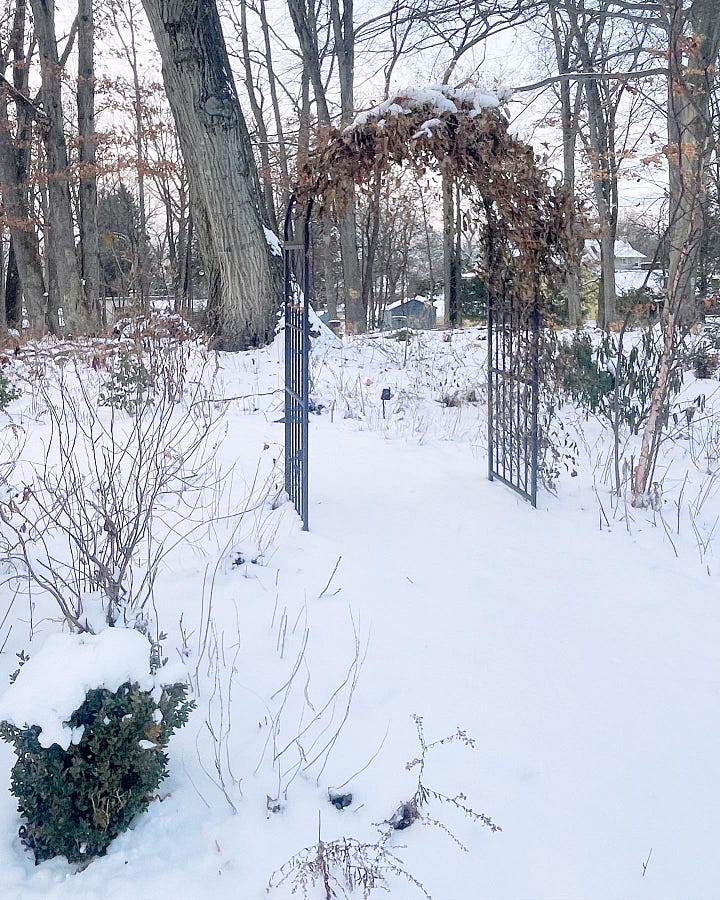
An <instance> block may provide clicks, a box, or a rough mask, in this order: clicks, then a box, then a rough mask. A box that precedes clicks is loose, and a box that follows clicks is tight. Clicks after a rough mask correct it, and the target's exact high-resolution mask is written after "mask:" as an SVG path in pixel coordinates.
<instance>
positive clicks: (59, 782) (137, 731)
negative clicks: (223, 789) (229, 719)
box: [0, 682, 194, 864]
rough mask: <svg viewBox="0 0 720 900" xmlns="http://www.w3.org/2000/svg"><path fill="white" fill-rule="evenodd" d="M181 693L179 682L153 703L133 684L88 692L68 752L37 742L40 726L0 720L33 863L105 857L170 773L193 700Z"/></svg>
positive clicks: (73, 718)
mask: <svg viewBox="0 0 720 900" xmlns="http://www.w3.org/2000/svg"><path fill="white" fill-rule="evenodd" d="M186 698H187V686H186V685H184V684H173V685H169V686H166V687H164V688H163V689H162V694H161V696H160V698H159V699H158V700H157V701H156V700H155V699H154V698H153V694H152V693H148V692H146V691H143V690H141V689H140V688H139V686H138V685H137V683H135V684H130V683H129V682H128V683H126V684H124V685H122V686H121V687H120V688H119V689H118V690H117V691H116V692H114V693H112V692H110V691H108V690H106V689H104V688H97V689H93V690H90V691H88V693H87V695H86V697H85V701H84V703H83V704H82V706H80V708H79V709H77V710H76V711H75V712H74V713H73V714H72V716H71V717H70V719H69V720H68V723H67V724H68V725H70V726H71V727H74V728H80V727H83V726H84V731H83V734H82V737H81V739H80V741H79V742H78V743H77V744H72V743H71V744H70V746H69V748H68V749H67V751H66V750H63V749H62V748H61V747H60V746H59V745H58V744H53V745H52V746H50V747H48V748H43V747H41V745H40V742H39V740H38V735H39V734H40V728H39V727H38V726H37V725H32V726H30V727H26V728H17V727H15V726H14V725H10V724H9V723H7V722H2V723H0V736H1V737H2V738H3V739H4V740H5V741H7V742H8V743H12V744H13V745H14V747H15V754H16V755H17V757H18V759H17V762H16V763H15V765H14V767H13V770H12V779H11V788H10V790H11V793H12V794H13V795H14V796H15V797H17V799H18V811H19V812H20V814H21V815H22V817H23V819H24V824H23V825H22V827H21V828H20V832H19V834H20V837H21V839H22V841H23V843H24V844H25V845H26V846H27V847H29V848H30V849H31V850H32V851H33V853H34V854H35V862H36V864H37V863H40V862H42V861H43V860H47V859H51V858H53V857H55V856H60V855H62V856H65V857H67V859H68V861H69V862H89V861H90V860H92V858H93V857H96V856H102V855H103V854H104V853H105V852H106V850H107V848H108V846H109V844H110V843H111V842H112V841H113V839H114V838H116V837H117V836H118V835H119V834H122V832H124V831H126V830H127V828H128V826H129V825H130V824H131V822H132V821H133V819H134V818H135V816H136V815H137V814H138V813H141V812H144V811H145V810H146V809H147V807H148V805H149V803H150V801H151V800H152V799H153V796H154V794H155V792H156V791H157V788H158V786H159V784H160V782H161V781H162V780H163V779H164V778H166V777H167V775H168V757H167V754H166V753H165V747H166V746H167V744H168V742H169V740H170V736H171V735H172V733H173V732H174V731H175V729H176V728H179V727H180V726H182V725H184V724H185V723H186V722H187V719H188V715H189V713H190V711H191V709H192V708H193V706H194V704H193V703H192V702H190V701H188V700H187V699H186Z"/></svg>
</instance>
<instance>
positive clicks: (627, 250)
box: [583, 238, 649, 262]
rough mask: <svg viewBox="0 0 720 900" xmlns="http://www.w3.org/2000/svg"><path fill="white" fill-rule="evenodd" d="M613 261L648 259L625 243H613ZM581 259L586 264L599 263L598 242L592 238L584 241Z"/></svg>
mask: <svg viewBox="0 0 720 900" xmlns="http://www.w3.org/2000/svg"><path fill="white" fill-rule="evenodd" d="M614 252H615V259H649V257H647V256H645V254H644V253H640V251H639V250H636V249H635V248H634V247H633V246H632V245H631V244H629V243H628V242H627V241H615V250H614ZM583 257H584V259H585V260H586V261H588V262H599V260H600V241H598V240H595V239H594V238H593V239H591V240H588V241H585V252H584V254H583Z"/></svg>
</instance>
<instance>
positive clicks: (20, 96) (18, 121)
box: [0, 0, 47, 332]
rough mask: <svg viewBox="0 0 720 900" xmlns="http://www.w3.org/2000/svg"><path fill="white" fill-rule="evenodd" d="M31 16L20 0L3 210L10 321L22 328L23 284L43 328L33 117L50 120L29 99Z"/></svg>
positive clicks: (35, 323)
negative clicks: (32, 188) (32, 183)
mask: <svg viewBox="0 0 720 900" xmlns="http://www.w3.org/2000/svg"><path fill="white" fill-rule="evenodd" d="M26 19H27V8H26V3H25V0H16V3H15V9H14V14H13V22H12V28H11V31H10V38H9V41H8V44H7V47H6V48H5V50H4V53H3V59H2V63H3V71H5V70H6V69H7V66H8V65H9V64H10V62H11V61H12V66H13V80H12V83H10V82H9V81H7V79H6V78H5V77H4V76H3V77H2V80H1V81H0V180H1V181H2V186H3V189H2V211H3V214H4V216H5V221H6V224H7V227H8V231H9V234H10V250H9V253H8V264H7V278H6V282H5V291H4V297H5V312H6V317H7V320H8V322H9V323H10V324H12V325H18V326H19V325H20V323H21V320H22V315H21V310H20V306H21V304H20V297H19V294H20V288H21V287H22V292H23V295H24V297H25V306H26V309H27V314H28V320H29V322H30V326H31V328H32V330H33V331H35V332H38V331H41V330H42V329H43V327H44V316H45V308H46V293H45V277H44V275H43V270H42V260H41V258H40V247H39V243H38V235H37V226H36V222H35V220H34V218H33V215H32V211H31V206H30V197H29V171H30V145H31V141H32V123H33V121H34V120H39V121H40V122H41V123H42V124H45V123H46V122H47V118H46V116H45V114H44V113H42V112H41V111H40V110H39V109H38V108H37V106H36V105H35V104H34V103H33V102H32V101H31V100H30V98H29V57H30V56H31V55H32V53H30V52H27V51H26V47H25V41H26V34H25V27H26ZM10 102H14V106H15V127H14V129H13V125H12V123H11V117H10V114H9V111H8V104H9V103H10ZM13 132H14V133H13Z"/></svg>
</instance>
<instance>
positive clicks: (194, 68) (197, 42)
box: [143, 0, 279, 350]
mask: <svg viewBox="0 0 720 900" xmlns="http://www.w3.org/2000/svg"><path fill="white" fill-rule="evenodd" d="M143 5H144V7H145V11H146V13H147V15H148V18H149V20H150V25H151V27H152V30H153V34H154V36H155V41H156V43H157V47H158V51H159V53H160V57H161V59H162V64H163V81H164V84H165V91H166V93H167V96H168V100H169V101H170V107H171V109H172V111H173V115H174V117H175V125H176V128H177V132H178V138H179V140H180V145H181V147H182V151H183V157H184V159H185V164H186V166H187V172H188V180H189V185H190V197H191V205H192V211H193V221H194V224H195V228H196V231H197V235H198V240H199V243H200V248H201V252H202V255H203V259H204V262H205V266H206V270H207V272H208V276H209V294H210V295H209V299H208V313H209V317H210V324H211V327H212V330H213V332H214V335H215V337H214V346H215V347H216V348H217V349H220V350H243V349H246V348H248V347H251V346H262V345H263V344H266V343H267V342H268V341H269V340H271V338H272V336H273V333H274V327H275V318H276V311H277V309H278V306H279V290H278V287H279V278H278V277H277V274H278V273H277V271H276V269H277V267H276V266H275V264H274V262H273V259H272V257H271V252H270V248H269V246H268V242H267V240H266V236H265V233H264V231H263V228H264V227H267V226H269V225H270V223H269V221H268V220H267V218H266V214H265V212H264V203H263V200H262V191H261V188H260V183H259V179H258V173H257V169H256V166H255V160H254V158H253V154H252V147H251V145H250V136H249V134H248V130H247V126H246V124H245V119H244V117H243V114H242V110H241V108H240V102H239V100H238V95H237V91H236V88H235V83H234V82H233V80H232V77H231V75H230V62H229V60H228V55H227V50H226V47H225V40H224V37H223V33H222V28H221V25H220V19H219V17H218V11H217V7H216V4H215V0H179V2H176V3H172V4H169V3H164V2H163V0H143Z"/></svg>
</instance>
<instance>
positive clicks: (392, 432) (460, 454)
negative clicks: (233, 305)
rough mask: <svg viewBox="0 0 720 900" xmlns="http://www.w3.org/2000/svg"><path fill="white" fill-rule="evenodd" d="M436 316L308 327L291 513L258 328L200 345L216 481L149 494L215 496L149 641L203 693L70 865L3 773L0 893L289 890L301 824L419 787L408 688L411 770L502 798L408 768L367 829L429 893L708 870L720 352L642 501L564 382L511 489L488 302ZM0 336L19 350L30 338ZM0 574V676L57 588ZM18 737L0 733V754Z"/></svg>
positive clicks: (719, 831)
mask: <svg viewBox="0 0 720 900" xmlns="http://www.w3.org/2000/svg"><path fill="white" fill-rule="evenodd" d="M442 338H443V334H442V333H441V332H435V333H419V334H417V335H416V336H414V337H413V339H412V340H411V341H410V342H409V343H405V342H399V341H396V340H393V338H392V337H391V336H374V335H371V336H366V337H364V338H354V339H353V338H345V339H344V340H343V341H342V342H335V341H333V340H332V339H331V338H330V337H329V336H327V335H324V336H323V337H322V338H321V339H319V340H318V341H317V344H316V347H315V351H314V359H313V383H314V391H313V399H314V401H315V403H316V408H318V409H319V412H318V413H317V414H314V415H313V416H312V417H311V425H310V473H311V474H310V477H311V481H310V498H311V499H310V531H309V532H308V533H303V532H302V531H301V530H300V526H299V522H298V520H297V517H296V516H295V515H294V512H293V510H292V508H291V507H290V505H289V504H287V503H283V502H282V494H281V487H282V474H281V470H280V466H281V460H282V441H283V425H282V424H281V423H280V422H279V421H278V420H279V419H280V418H281V416H282V378H283V363H282V347H281V344H280V341H277V342H276V343H275V344H274V345H273V346H271V347H269V348H266V349H264V350H258V351H253V352H248V353H244V354H237V355H224V354H222V355H220V356H219V357H217V368H215V358H212V357H211V358H210V359H209V361H208V363H207V364H206V365H205V367H204V368H203V369H202V372H201V374H200V375H198V380H200V379H201V378H204V379H205V380H206V385H207V390H208V391H209V392H211V395H212V398H214V401H215V402H213V403H211V404H210V403H208V406H212V408H213V410H214V412H213V416H212V417H211V418H213V419H214V425H213V429H214V430H213V438H212V447H211V449H212V471H213V478H212V479H211V481H212V483H214V485H215V487H212V486H206V487H205V488H204V490H205V491H208V492H209V493H208V495H207V499H206V501H203V503H202V504H200V505H199V506H198V505H197V504H193V503H192V502H191V501H189V500H188V499H187V491H186V490H185V489H182V490H181V489H180V488H178V492H177V496H170V497H168V498H167V499H166V501H165V506H164V512H163V515H162V516H158V519H159V522H158V528H161V527H165V528H168V529H169V528H171V527H172V529H175V533H178V530H181V528H180V524H178V523H181V522H182V520H183V515H184V514H183V512H182V510H183V509H184V508H186V507H187V509H190V510H194V512H192V513H188V517H189V518H188V522H190V521H191V520H192V516H193V515H197V514H198V510H200V511H201V512H202V511H206V513H207V517H208V519H211V520H212V521H211V522H210V524H208V523H207V522H206V523H205V526H202V527H201V525H199V526H198V528H197V529H196V530H194V531H192V533H189V531H190V529H186V532H184V533H187V538H186V539H184V540H182V541H180V542H179V543H178V544H177V546H175V548H174V549H172V551H171V552H170V553H169V555H167V556H166V557H165V558H164V560H163V562H162V564H161V570H160V572H159V574H158V577H157V581H156V583H155V590H154V604H155V607H156V615H157V621H158V622H159V626H160V628H161V629H162V631H163V632H165V633H166V635H167V636H166V637H165V638H164V640H163V653H164V654H165V655H166V656H167V657H169V659H170V661H171V664H172V665H173V666H181V665H182V666H183V667H184V669H185V671H186V672H187V675H188V677H189V678H190V680H191V682H192V684H193V686H194V691H195V699H196V701H197V709H196V710H195V712H194V713H193V714H192V716H191V719H190V722H189V724H188V725H187V726H186V727H185V728H184V729H182V730H181V731H180V732H178V734H176V735H175V737H174V738H173V741H172V743H171V745H170V758H171V764H170V765H171V777H170V779H169V780H168V781H166V782H165V783H164V784H163V785H162V786H161V797H162V798H163V799H162V800H157V801H155V802H153V803H152V804H151V806H150V809H149V811H148V813H147V814H146V815H144V816H142V817H141V818H139V819H138V820H137V822H136V825H135V827H134V828H133V830H132V831H130V832H128V833H127V834H125V835H123V836H121V837H120V838H119V839H118V840H117V841H115V843H114V844H113V845H112V846H111V847H110V850H109V852H108V854H107V856H105V857H104V858H102V859H98V860H96V861H94V862H93V863H92V864H91V865H90V866H88V867H87V868H86V869H84V870H83V871H76V870H75V868H74V867H70V866H68V864H67V863H66V862H65V861H63V860H60V859H55V860H53V861H51V862H46V863H43V864H42V865H40V866H37V867H35V866H34V863H33V860H32V857H31V855H30V854H29V852H28V851H26V850H25V849H24V848H23V847H22V845H21V842H20V840H19V838H18V837H17V829H18V826H19V824H20V822H19V818H18V815H17V813H16V810H15V801H14V798H13V797H12V796H11V795H10V794H9V793H8V792H6V791H2V792H0V873H1V874H0V896H2V897H8V898H10V897H12V898H28V900H29V898H48V897H66V898H81V897H82V898H110V897H115V898H141V897H142V898H144V897H147V898H155V900H157V898H173V900H176V898H258V900H259V898H261V897H263V896H266V889H267V888H268V885H269V883H270V882H271V880H272V883H273V884H274V885H275V886H274V887H273V888H272V889H271V891H270V897H279V898H284V897H289V896H291V893H292V890H293V887H296V886H298V885H299V884H300V882H299V881H298V880H297V878H296V876H298V873H299V872H300V867H299V863H298V857H297V856H296V854H298V852H299V851H301V850H303V848H308V847H313V846H314V845H316V844H317V842H318V835H320V837H321V838H322V840H323V841H325V842H331V841H334V840H336V839H340V838H343V837H345V838H352V839H355V840H357V841H360V842H363V843H366V844H368V845H373V844H376V843H377V842H378V839H379V836H380V833H381V832H386V833H388V832H389V826H388V825H387V824H384V823H387V821H388V820H389V819H391V817H392V816H393V814H394V813H395V812H396V811H397V810H398V808H399V807H400V805H401V804H402V803H403V802H405V801H407V800H409V799H410V798H411V797H412V795H413V794H414V792H415V790H416V789H417V786H418V777H419V775H420V766H419V765H418V764H417V762H416V763H415V764H414V765H412V762H413V761H417V760H418V758H419V757H421V756H422V744H421V740H420V737H419V732H418V725H417V721H416V719H415V718H414V717H418V716H419V717H421V718H422V734H424V741H425V744H426V746H427V747H428V749H427V752H426V753H425V767H424V770H423V771H422V775H421V777H422V781H423V784H424V785H425V786H426V787H427V788H429V789H431V790H433V791H435V792H437V793H438V794H441V795H443V796H444V797H446V798H457V797H459V795H460V794H462V795H464V796H465V797H466V799H459V800H458V803H461V804H463V805H464V806H466V807H469V808H471V809H472V810H474V811H475V812H476V813H478V814H480V813H482V814H484V815H485V816H488V817H490V819H491V820H492V822H493V823H496V824H497V825H498V826H500V828H501V829H502V830H498V831H494V830H492V828H491V827H488V826H487V825H486V824H483V822H482V821H476V820H474V818H473V817H471V816H469V815H466V814H464V813H463V811H462V809H460V808H458V806H457V805H456V804H453V803H452V802H448V801H447V800H446V801H444V802H443V801H442V799H439V798H437V797H433V796H431V797H430V799H429V802H428V804H427V805H426V806H425V807H424V808H423V809H422V811H421V812H422V818H421V819H420V820H418V821H416V822H415V823H413V825H412V826H411V827H409V828H407V829H405V830H402V831H392V832H391V833H390V836H389V839H388V840H387V842H386V843H385V844H384V845H383V846H384V847H385V848H386V850H388V851H391V852H392V853H393V854H395V856H396V857H398V858H399V859H400V860H402V863H401V864H400V863H398V864H397V865H398V866H400V868H402V869H404V871H405V872H406V873H408V875H410V876H411V877H412V879H415V881H416V882H417V883H419V884H420V885H422V887H423V888H424V890H425V891H426V892H427V893H428V894H430V895H432V897H434V898H436V900H460V898H467V900H471V898H472V900H475V898H481V897H485V898H586V897H587V898H590V897H593V898H596V897H599V898H606V897H607V898H611V897H612V898H627V897H638V898H668V897H693V898H712V897H717V895H718V885H720V857H718V854H717V844H718V841H719V840H720V811H719V809H718V804H717V802H716V798H715V785H716V783H717V780H718V774H719V773H718V768H719V767H720V754H719V752H718V749H719V745H720V716H719V715H718V707H719V700H720V654H719V653H718V646H719V645H720V605H719V604H718V591H717V577H718V571H717V570H718V563H717V554H716V547H715V542H714V537H715V534H714V530H713V529H714V527H715V523H716V522H717V521H718V517H720V501H719V500H718V496H717V486H718V481H717V475H716V473H717V470H718V466H719V465H720V463H719V462H718V459H717V457H716V456H715V454H714V448H715V447H718V445H720V441H718V442H717V443H714V442H715V441H716V440H717V435H718V428H719V427H720V426H719V424H718V421H717V419H716V418H714V417H713V416H712V414H711V411H712V408H713V403H715V404H716V405H717V402H718V398H717V389H718V386H719V385H718V382H717V381H702V382H700V381H696V380H695V379H694V378H693V377H692V375H691V374H688V375H687V377H686V386H685V390H684V394H683V397H682V398H681V401H679V405H678V410H680V411H681V412H682V409H683V408H685V407H687V405H688V403H690V402H691V401H693V400H694V399H695V398H697V397H698V396H699V395H700V394H701V393H702V394H704V395H705V397H706V405H705V409H704V411H703V413H702V415H701V414H700V412H698V413H697V414H696V417H695V419H694V422H693V425H692V426H691V428H692V434H691V433H690V431H689V430H688V427H684V429H683V427H680V426H682V424H683V422H684V421H685V420H686V417H685V416H683V415H681V416H680V426H678V430H677V432H676V434H675V437H674V438H673V439H672V440H669V441H668V442H667V444H666V448H665V455H664V456H663V459H662V461H661V465H660V467H659V470H658V471H659V473H660V474H659V476H658V478H659V479H660V480H662V483H663V502H662V505H661V506H660V508H659V509H657V510H655V511H653V510H642V511H637V510H632V509H630V508H628V506H629V504H626V503H624V502H623V501H621V502H619V503H617V502H613V499H612V497H611V494H610V490H609V486H608V484H607V483H606V482H607V480H608V479H606V478H605V472H606V471H608V465H609V458H610V457H609V450H610V444H609V436H608V435H607V434H606V433H604V432H603V430H602V428H601V426H600V425H599V423H597V422H595V421H593V420H592V419H591V420H590V421H588V422H585V421H584V420H583V419H582V417H579V416H577V415H576V414H575V413H574V412H573V411H572V410H568V409H566V410H565V411H564V415H565V417H566V422H567V426H568V428H570V429H573V434H575V436H576V437H577V439H578V441H579V445H580V451H579V453H580V456H579V459H578V467H577V471H578V475H577V477H575V478H571V477H570V476H569V475H567V474H565V475H563V476H562V477H561V479H560V482H559V485H558V489H557V493H556V494H552V493H549V492H548V491H544V490H543V491H541V492H540V496H539V505H538V509H532V508H531V507H530V506H529V505H527V504H526V503H525V502H523V501H522V500H521V499H520V498H519V497H517V496H516V495H515V494H513V493H512V492H510V491H509V490H508V489H506V488H505V487H502V486H501V485H499V484H497V483H490V482H488V480H487V478H486V470H487V463H486V454H485V451H486V447H485V434H486V426H485V407H484V403H483V398H484V377H485V376H484V360H485V351H484V346H485V344H484V340H483V335H482V333H481V332H480V331H478V330H475V329H469V330H467V331H463V332H458V333H455V334H454V335H453V337H452V340H451V341H444V340H443V339H442ZM194 353H195V351H194ZM201 356H202V353H201V351H197V352H196V353H195V356H194V357H193V360H194V362H193V363H192V365H196V363H197V360H199V359H200V357H201ZM195 357H197V359H196V358H195ZM192 365H191V369H192ZM198 365H199V364H198ZM8 366H9V367H12V368H13V369H15V370H16V371H18V372H19V373H20V374H24V375H25V376H27V377H28V378H30V380H31V382H32V379H33V378H37V375H33V365H32V361H31V360H30V359H29V357H25V356H21V357H20V358H19V359H18V360H11V361H10V363H9V364H8ZM7 368H8V367H6V370H7ZM46 371H47V373H49V374H48V375H47V377H51V376H52V374H53V372H54V371H55V367H54V364H52V363H48V368H47V370H46ZM80 371H81V377H82V378H83V379H85V380H86V383H87V384H92V383H94V382H93V379H94V380H95V381H97V380H98V379H99V378H101V377H102V376H99V375H98V374H97V373H96V372H95V369H94V368H93V367H92V366H90V365H88V367H87V368H83V367H81V369H80ZM192 371H195V369H192ZM197 371H198V372H199V371H200V369H199V368H198V369H197ZM386 387H388V388H390V391H391V394H392V399H391V400H390V401H388V402H387V403H386V409H385V415H384V416H383V404H382V402H381V399H380V397H381V392H382V390H383V389H384V388H386ZM23 391H24V393H23V396H22V397H21V398H20V399H18V400H15V401H13V403H12V404H11V405H10V407H9V409H8V412H7V414H0V415H2V418H3V422H2V426H3V431H2V434H3V435H4V436H5V444H4V446H5V448H6V453H8V454H9V452H10V451H9V446H10V443H9V442H10V437H11V435H12V436H13V438H12V439H13V440H16V439H17V435H18V434H20V433H21V434H22V441H21V445H22V460H23V461H22V462H21V463H20V464H19V468H18V469H17V470H16V472H15V473H14V474H13V473H10V474H9V475H8V477H9V478H10V479H11V480H12V479H13V478H14V479H15V483H17V479H18V478H19V475H18V473H19V472H20V470H21V469H23V466H26V467H27V466H29V465H30V463H32V462H33V461H34V462H36V463H37V464H38V465H41V464H42V463H44V461H45V459H46V455H47V452H48V447H50V446H51V445H50V444H49V435H50V423H49V421H48V417H47V415H46V413H45V412H44V411H43V405H42V403H41V402H40V401H39V400H38V398H37V391H36V390H35V389H34V388H32V387H31V386H30V385H28V384H24V385H23ZM229 398H236V399H229ZM208 399H209V396H205V400H208ZM205 400H203V402H205ZM194 402H196V401H194ZM455 404H458V405H455ZM682 404H684V406H683V405H682ZM189 406H190V404H189V401H184V402H183V403H181V404H179V405H178V416H183V415H188V416H189V415H190V413H191V412H192V410H190V409H189ZM698 408H699V407H698ZM108 414H109V413H108ZM117 415H118V416H122V415H125V414H122V413H119V414H117ZM174 449H176V448H173V450H174ZM0 462H2V460H0ZM23 471H25V474H26V477H28V476H27V471H29V469H23ZM183 504H185V506H183ZM243 511H244V512H243ZM11 588H12V584H8V583H5V584H3V585H2V586H1V587H0V599H1V600H2V602H1V603H0V646H1V647H2V648H3V650H2V653H1V654H0V683H2V684H7V679H8V677H9V675H10V673H12V672H13V671H14V670H15V669H16V668H17V662H18V660H17V658H16V655H15V654H16V653H20V652H21V651H25V652H26V653H28V654H29V655H30V657H31V658H32V657H33V656H34V655H35V654H37V653H38V652H40V648H41V647H42V645H43V643H44V642H45V641H46V640H48V638H50V636H52V635H54V634H56V633H57V632H58V630H59V625H58V622H57V608H56V607H55V606H54V605H53V602H52V601H50V600H49V599H47V598H44V597H43V596H41V595H40V594H39V593H38V591H37V589H33V593H32V597H31V598H28V597H27V596H26V595H23V594H19V595H18V596H16V597H14V598H13V593H12V590H11ZM11 603H12V606H11V607H10V612H9V614H8V615H7V616H6V617H5V618H3V617H4V616H5V610H6V609H7V608H8V607H9V606H10V604H11ZM31 633H32V640H30V634H31ZM53 683H54V673H53V672H52V671H48V672H47V693H48V697H51V696H52V694H53ZM37 702H38V704H40V705H42V704H43V703H47V700H46V699H43V698H38V701H37ZM458 729H459V731H458ZM213 734H214V737H213ZM451 735H454V736H455V737H454V739H453V740H452V741H447V742H445V743H442V744H436V745H435V746H430V745H431V744H432V743H433V742H435V741H438V740H440V739H443V738H446V737H449V736H451ZM13 759H14V756H13V752H12V748H11V747H9V746H7V745H2V746H0V778H1V779H4V781H5V783H6V784H9V775H10V768H11V766H12V763H13ZM408 763H411V765H410V766H408ZM329 792H330V793H332V794H333V795H336V794H347V793H351V794H352V802H351V803H350V804H349V805H348V806H346V808H344V809H337V808H335V806H333V805H332V804H331V803H330V802H329ZM460 845H462V846H460ZM293 860H294V862H292V861H293ZM288 861H291V862H290V865H289V866H287V867H286V868H285V869H282V867H283V865H284V864H285V863H287V862H288ZM273 873H275V874H273ZM284 875H287V878H286V879H285V880H284V881H283V880H282V879H283V876H284ZM417 883H414V882H413V881H412V880H410V879H409V878H407V877H404V876H403V875H402V874H401V873H398V872H396V873H395V874H392V873H390V874H388V886H389V887H390V896H392V897H396V898H411V897H415V896H418V897H421V896H422V895H423V894H422V891H421V889H420V887H419V886H418V884H417ZM298 893H299V896H303V891H302V887H298ZM356 895H357V896H362V891H361V890H360V891H358V892H357V894H356ZM308 896H310V897H324V896H325V890H324V888H323V885H322V879H321V880H320V882H319V883H318V884H317V885H315V887H312V886H310V885H308Z"/></svg>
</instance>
